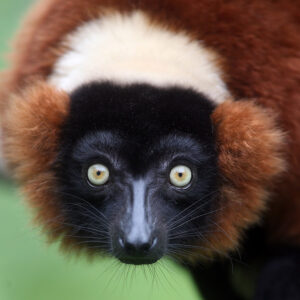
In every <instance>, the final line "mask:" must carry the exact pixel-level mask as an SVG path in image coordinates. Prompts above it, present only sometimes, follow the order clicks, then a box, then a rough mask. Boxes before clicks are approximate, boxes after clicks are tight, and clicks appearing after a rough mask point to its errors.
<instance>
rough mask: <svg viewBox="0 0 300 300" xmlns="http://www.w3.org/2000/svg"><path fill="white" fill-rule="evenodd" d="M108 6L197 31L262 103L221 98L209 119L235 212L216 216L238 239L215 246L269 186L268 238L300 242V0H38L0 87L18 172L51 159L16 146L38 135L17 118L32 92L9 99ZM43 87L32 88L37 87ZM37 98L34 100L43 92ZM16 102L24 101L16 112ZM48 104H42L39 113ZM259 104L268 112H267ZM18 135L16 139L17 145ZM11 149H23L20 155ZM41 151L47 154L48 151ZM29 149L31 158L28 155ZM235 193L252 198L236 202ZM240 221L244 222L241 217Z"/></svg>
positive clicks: (256, 213) (226, 196)
mask: <svg viewBox="0 0 300 300" xmlns="http://www.w3.org/2000/svg"><path fill="white" fill-rule="evenodd" d="M107 8H110V9H114V10H121V11H123V12H126V11H131V10H133V9H141V10H143V11H145V12H146V13H147V14H148V15H149V16H150V17H151V18H152V19H153V21H155V22H158V23H163V24H164V25H167V26H168V27H169V28H170V29H171V30H174V31H176V30H178V29H180V30H184V31H186V32H187V33H188V34H189V35H190V36H191V37H193V38H195V39H198V40H201V41H203V42H204V44H205V45H207V46H208V47H209V48H211V49H213V50H214V51H215V52H216V53H217V54H218V55H219V56H220V57H221V59H222V68H223V71H224V74H225V78H224V79H225V81H226V83H227V85H228V87H229V89H230V91H231V93H232V94H233V95H234V96H235V98H237V99H242V98H243V99H253V98H255V99H256V100H255V101H256V104H254V103H251V102H245V103H243V102H238V103H224V104H223V105H221V106H220V107H218V109H217V110H216V112H215V114H214V116H213V118H214V120H215V122H216V124H217V128H218V139H219V150H220V157H219V163H220V167H221V170H222V172H223V175H224V178H226V180H225V182H224V189H223V193H222V197H223V198H222V199H223V200H222V201H225V202H226V203H229V205H227V206H228V208H226V209H228V210H230V211H228V217H227V219H226V220H225V219H224V220H221V219H219V220H220V222H221V223H222V225H223V226H225V227H226V229H227V230H229V232H230V233H231V235H232V240H233V242H229V241H228V240H227V241H225V239H224V237H223V238H221V237H220V236H219V237H218V240H219V241H221V240H222V239H223V241H222V242H218V241H217V240H214V241H213V240H211V243H214V244H218V247H219V248H224V249H225V248H226V249H228V248H232V247H235V246H236V245H237V241H238V240H239V238H240V235H241V228H246V227H247V226H249V224H251V223H253V222H256V221H257V220H258V219H259V217H260V213H261V211H263V210H264V207H265V203H266V201H265V198H266V195H268V193H267V192H268V189H269V187H270V186H271V188H272V191H271V192H272V193H271V195H272V196H271V198H270V197H269V198H270V199H269V205H268V206H269V210H268V212H267V214H266V218H265V220H266V223H267V227H268V228H269V229H270V230H269V231H270V237H271V238H272V241H278V240H281V241H284V242H286V243H290V244H298V245H299V244H300V221H299V220H300V201H299V198H300V189H299V183H298V181H299V178H300V155H299V152H300V101H299V97H300V84H299V83H300V35H299V30H300V23H299V19H300V13H299V9H298V3H297V1H292V0H279V1H276V2H274V1H273V2H272V1H267V0H264V1H261V0H253V1H240V0H234V1H225V0H223V1H219V0H203V1H197V0H185V1H183V0H85V1H82V0H72V1H71V0H64V1H61V0H44V1H41V3H40V4H39V5H38V6H37V7H36V9H35V10H34V11H33V12H32V13H31V15H30V16H29V18H28V19H27V21H26V22H25V25H24V29H23V30H22V33H21V34H20V35H19V38H18V39H17V47H16V51H15V54H14V55H13V57H12V62H13V65H12V68H11V69H10V70H9V71H8V72H7V74H6V75H5V78H6V80H5V85H3V86H2V88H1V91H0V104H1V107H0V108H1V111H2V115H5V116H6V117H7V118H8V120H10V118H11V120H10V121H6V118H4V121H3V123H4V125H5V126H6V130H7V131H6V139H7V143H6V145H7V146H6V147H7V148H6V153H8V155H7V158H8V160H9V161H10V162H11V164H12V165H14V166H16V168H17V169H16V170H21V171H20V174H24V178H23V177H22V178H21V179H22V180H24V179H26V181H27V182H29V181H28V176H32V174H31V175H30V173H31V170H30V168H31V167H32V166H33V169H32V170H36V171H37V172H38V173H39V172H41V173H43V171H42V170H40V168H42V166H40V165H39V164H40V163H41V162H43V163H44V164H45V161H42V159H41V158H39V159H37V160H36V161H35V162H34V159H33V160H31V158H34V157H35V155H33V154H35V153H36V152H35V150H34V149H33V150H32V151H33V152H32V153H30V151H29V150H28V151H27V152H26V151H24V150H22V149H21V148H20V147H22V146H18V145H17V144H18V143H19V144H20V145H23V142H22V140H24V141H25V140H26V141H27V142H28V141H32V142H34V138H33V137H34V136H31V137H29V136H28V137H27V138H24V137H23V136H21V134H20V132H18V131H19V129H18V128H17V127H16V125H15V124H14V122H17V118H16V116H17V115H18V114H20V115H22V116H23V117H24V118H25V119H26V120H27V121H28V122H30V121H29V119H30V118H28V115H26V110H30V109H33V108H30V107H29V106H30V105H31V104H30V103H31V102H30V101H29V102H28V103H27V104H26V103H24V99H23V98H24V97H25V98H27V96H18V97H10V96H9V95H10V94H11V93H15V92H16V91H18V90H20V89H22V88H24V86H25V85H26V84H27V83H28V82H32V81H35V77H37V76H38V77H39V78H42V79H43V78H45V77H46V76H47V75H49V74H50V73H51V70H52V67H53V64H54V62H55V61H56V59H57V58H58V57H59V55H61V53H62V52H63V51H64V47H63V45H62V41H63V38H64V37H65V35H66V34H67V33H69V32H71V31H73V30H74V29H75V28H76V27H77V26H79V25H80V24H82V23H83V22H84V21H87V20H90V19H92V18H95V17H98V15H99V13H100V12H101V10H102V9H107ZM44 88H45V89H47V88H48V87H47V88H46V87H45V86H44ZM39 89H40V88H37V89H36V92H33V90H32V91H31V92H32V93H38V90H39ZM42 89H43V88H42ZM26 93H29V92H26ZM26 93H25V94H26ZM50 94H51V95H52V96H53V98H51V99H53V101H52V100H51V101H52V102H53V105H55V101H57V100H58V99H61V98H65V99H66V95H64V96H63V95H62V94H60V95H59V96H58V94H57V92H55V91H52V92H51V93H50ZM23 95H24V94H23ZM26 95H29V94H26ZM35 96H36V97H34V98H35V99H36V100H35V101H36V103H38V102H39V100H38V96H37V94H35ZM49 99H50V98H49ZM27 100H28V99H27ZM11 103H12V104H11ZM14 103H18V105H20V104H21V103H22V105H20V108H17V105H16V104H14ZM43 104H44V103H43V102H42V101H40V103H39V105H41V109H43V108H42V107H43ZM14 105H15V106H14ZM57 105H58V104H57ZM59 105H60V104H59ZM7 107H10V108H9V109H8V108H7ZM12 107H14V109H12ZM25 107H26V109H25ZM48 108H49V107H48ZM261 108H267V109H268V112H265V110H264V109H261ZM22 109H24V114H23V112H21V110H22ZM34 109H36V112H37V111H38V110H39V109H40V107H39V106H36V108H34ZM55 109H57V110H58V111H60V107H59V106H55V107H54V108H51V110H53V112H54V111H55ZM64 109H65V108H64ZM5 111H6V113H5ZM13 111H14V113H13ZM62 111H64V113H62V114H60V117H59V118H58V119H59V120H57V123H56V121H54V119H53V120H49V121H50V124H52V125H53V126H54V127H53V130H54V131H53V132H55V134H57V131H58V128H59V124H60V122H61V121H62V119H63V117H64V116H65V110H62ZM269 111H272V112H273V114H274V115H276V118H277V122H278V125H279V127H280V128H281V130H282V131H284V132H285V134H286V139H285V142H284V143H285V146H284V149H283V150H284V151H283V152H284V153H283V154H284V157H285V158H286V160H287V163H288V164H287V165H288V172H286V173H284V175H283V176H281V178H280V180H278V181H277V184H276V187H275V188H273V187H272V185H271V182H272V180H273V177H274V176H275V175H276V174H277V173H279V172H280V171H281V170H282V161H281V159H280V156H279V152H280V151H281V150H280V144H282V140H281V135H280V134H279V132H280V131H278V129H277V125H276V126H275V122H274V120H273V117H272V116H270V114H272V113H270V112H269ZM10 114H12V115H14V114H15V115H16V116H10ZM50 114H51V113H50ZM53 116H54V113H53ZM33 119H34V122H35V124H36V125H37V126H38V122H39V120H38V119H37V118H35V117H34V116H33ZM52 121H53V122H52ZM6 122H7V123H6ZM51 122H52V123H51ZM250 125H251V126H250ZM43 132H45V131H43ZM251 133H252V135H251ZM253 133H255V134H253ZM18 134H19V135H18ZM47 134H48V133H46V132H45V137H42V136H41V137H39V138H40V139H42V140H43V139H48V136H47ZM55 134H54V135H55ZM54 135H53V136H54ZM17 138H18V139H19V140H16V141H14V139H17ZM235 139H238V140H239V143H238V144H234V142H233V141H234V140H235ZM53 140H55V137H54V138H53ZM241 141H244V143H243V142H241ZM54 145H55V142H54ZM246 146H247V147H246ZM248 146H249V148H248ZM13 147H17V149H18V148H19V150H18V151H17V152H15V149H14V148H13ZM54 149H55V147H54V148H53V149H52V148H51V150H50V153H51V155H50V157H52V156H55V150H54ZM44 150H45V152H44V153H48V152H47V151H49V149H48V150H46V149H44ZM52 150H53V151H52ZM11 153H14V155H11ZM26 155H27V156H28V157H30V159H29V160H28V158H27V156H26ZM24 162H26V164H25V163H24ZM29 162H30V163H29ZM46 164H47V162H46ZM17 173H18V171H17ZM43 174H44V176H46V174H45V173H43ZM22 176H23V175H22ZM46 177H47V176H46ZM46 177H44V179H45V178H46ZM41 178H42V177H41ZM49 178H51V176H49ZM41 182H44V181H41ZM226 184H227V185H226ZM29 189H30V188H29ZM38 199H39V198H38V196H36V200H35V201H37V202H38V201H39V200H38ZM230 199H231V201H229V200H230ZM233 199H242V200H243V201H246V202H241V200H236V201H235V202H234V201H233ZM234 203H236V206H235V205H234ZM241 203H244V204H245V205H244V206H243V207H244V208H245V210H243V209H241ZM227 206H226V205H225V207H227ZM237 216H239V218H237ZM219 217H220V216H219ZM236 219H239V220H240V222H237V223H235V222H234V221H236ZM234 223H235V224H234ZM216 236H217V235H216ZM216 239H217V238H216ZM221 244H222V245H221Z"/></svg>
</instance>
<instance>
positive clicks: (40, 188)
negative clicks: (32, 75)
mask: <svg viewBox="0 0 300 300" xmlns="http://www.w3.org/2000/svg"><path fill="white" fill-rule="evenodd" d="M8 102H9V105H8V107H7V108H6V110H5V113H4V118H3V120H2V121H3V133H4V134H3V138H4V143H3V146H4V147H3V150H4V157H5V160H6V162H7V165H8V168H9V170H10V171H11V173H12V176H14V177H15V178H16V179H17V180H18V181H19V182H20V183H21V184H22V189H23V191H24V193H25V197H26V200H27V201H28V203H29V204H30V206H31V208H33V209H35V212H36V221H37V222H38V223H39V224H43V225H44V229H45V230H46V231H47V232H48V233H50V238H51V237H52V238H54V237H58V236H59V235H61V234H62V233H63V232H64V228H63V226H62V220H61V217H62V216H61V213H60V211H59V206H58V204H57V195H56V194H55V191H56V182H55V176H54V171H53V169H52V167H53V163H54V161H55V159H56V156H57V153H58V142H59V134H60V128H61V126H62V124H63V122H64V121H65V119H66V117H67V114H68V107H69V102H70V99H69V97H68V95H67V94H65V93H64V92H59V91H57V90H56V89H55V88H53V87H51V86H49V85H48V84H46V83H44V82H39V83H38V84H35V85H34V86H30V87H28V88H26V89H24V90H23V91H22V92H21V93H19V94H16V95H12V96H11V99H9V101H8Z"/></svg>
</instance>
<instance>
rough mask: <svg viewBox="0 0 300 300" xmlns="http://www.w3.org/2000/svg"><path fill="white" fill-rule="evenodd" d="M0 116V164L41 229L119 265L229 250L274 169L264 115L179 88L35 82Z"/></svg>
mask: <svg viewBox="0 0 300 300" xmlns="http://www.w3.org/2000/svg"><path fill="white" fill-rule="evenodd" d="M3 120H4V123H3V124H4V125H5V126H4V146H5V147H4V150H5V156H6V159H7V161H8V163H9V165H8V166H9V167H10V168H11V170H12V171H13V174H14V175H15V177H16V178H17V179H18V180H19V181H20V182H21V183H22V186H23V189H24V191H25V194H26V198H27V200H28V202H29V203H30V205H31V206H32V207H33V208H35V211H36V216H37V221H38V222H39V223H41V224H42V225H43V226H44V229H45V230H46V231H47V233H48V234H49V235H50V237H51V238H62V245H63V246H64V248H65V249H80V250H82V249H85V250H88V251H89V252H92V253H108V254H112V255H113V256H115V257H117V258H118V259H120V260H121V261H123V262H125V263H131V264H149V263H154V262H155V261H157V260H158V259H160V258H161V257H163V256H164V255H169V256H173V257H174V256H175V257H176V258H178V257H179V258H180V259H188V260H194V259H199V258H204V257H207V256H209V257H211V255H215V254H224V253H225V254H227V253H228V251H232V250H234V249H236V247H237V246H238V245H239V242H240V240H241V237H242V234H243V232H244V231H245V230H246V229H247V228H248V227H249V226H251V225H253V224H255V223H256V222H258V221H259V220H260V216H261V213H262V212H263V211H264V209H265V206H266V199H267V195H268V193H267V192H268V189H269V187H270V185H271V183H272V182H273V179H274V176H277V175H278V174H279V173H280V172H281V171H282V169H283V160H282V155H281V147H282V144H283V143H282V135H281V132H280V131H279V130H277V129H276V123H275V122H274V119H273V117H272V116H271V115H270V114H269V113H268V112H266V111H264V109H262V108H260V107H259V106H257V105H256V104H255V103H254V102H253V101H232V100H228V101H225V102H223V103H221V104H218V105H217V106H216V104H213V102H212V101H211V99H209V98H207V97H205V96H204V95H203V94H201V93H199V92H195V91H193V90H191V89H188V88H183V87H174V86H173V87H170V86H169V87H168V86H165V87H163V88H162V87H153V86H150V85H147V84H131V85H130V84H127V85H124V84H123V85H118V84H116V83H115V84H112V83H108V82H103V83H100V82H98V83H90V84H88V85H83V86H81V87H80V88H77V89H76V90H75V91H73V92H71V93H69V94H67V93H66V92H63V91H59V90H57V89H56V88H55V87H53V86H51V85H49V84H47V83H45V82H41V83H36V84H35V85H33V86H29V87H28V88H27V89H25V90H23V91H22V92H21V93H20V94H18V95H15V96H14V97H12V99H11V100H10V105H9V107H7V111H6V114H5V116H4V119H3Z"/></svg>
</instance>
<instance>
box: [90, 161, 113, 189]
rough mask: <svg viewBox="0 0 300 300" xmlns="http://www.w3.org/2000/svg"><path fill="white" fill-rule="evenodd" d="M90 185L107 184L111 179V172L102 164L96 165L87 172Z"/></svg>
mask: <svg viewBox="0 0 300 300" xmlns="http://www.w3.org/2000/svg"><path fill="white" fill-rule="evenodd" d="M87 177H88V181H89V183H91V184H92V185H96V186H100V185H103V184H105V183H106V182H107V181H108V179H109V170H108V168H107V167H106V166H104V165H102V164H94V165H92V166H90V167H89V169H88V170H87Z"/></svg>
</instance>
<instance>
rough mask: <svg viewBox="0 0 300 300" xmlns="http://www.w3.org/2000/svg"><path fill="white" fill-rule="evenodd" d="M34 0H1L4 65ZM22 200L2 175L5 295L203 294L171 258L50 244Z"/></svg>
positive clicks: (1, 282)
mask: <svg viewBox="0 0 300 300" xmlns="http://www.w3.org/2000/svg"><path fill="white" fill-rule="evenodd" d="M62 1H64V0H62ZM83 1H84V0H83ZM31 2H33V1H30V0H0V54H1V57H0V69H4V68H5V67H6V66H7V64H6V63H5V59H4V55H5V53H9V49H10V47H9V45H10V40H11V39H12V36H13V34H14V32H15V31H16V29H17V28H18V26H19V25H20V20H21V19H22V16H23V15H24V13H25V12H26V10H27V9H28V7H29V5H30V4H31ZM22 202H23V201H22V197H21V195H19V193H18V190H17V189H16V187H15V186H14V185H13V183H11V182H9V181H7V180H4V179H1V178H0V300H69V299H70V300H71V299H72V300H98V299H99V300H100V299H101V300H135V299H136V300H141V299H143V300H153V299H155V300H168V299H170V300H171V299H172V300H177V299H178V300H179V299H180V300H182V299H184V300H194V299H199V295H198V293H197V290H196V288H195V286H194V285H193V282H192V279H191V277H190V275H189V273H188V272H186V270H184V269H183V268H181V267H179V266H177V265H175V264H174V263H172V262H169V261H165V262H162V263H161V264H158V265H157V266H154V269H152V268H151V269H147V268H145V269H143V268H140V267H139V268H134V267H130V268H129V267H127V266H125V265H121V264H118V263H117V262H116V261H115V260H113V259H112V260H105V261H104V260H102V259H99V260H96V261H93V262H88V261H87V260H86V259H85V258H83V257H81V258H78V257H66V256H65V255H63V254H61V253H60V252H59V251H58V248H59V247H58V245H51V246H49V245H47V244H46V242H45V239H44V237H43V236H42V235H41V234H40V232H39V229H38V228H34V226H33V225H31V223H30V213H29V212H28V209H27V208H26V206H25V205H24V204H23V203H22Z"/></svg>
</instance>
